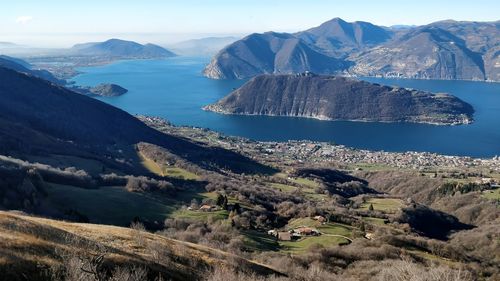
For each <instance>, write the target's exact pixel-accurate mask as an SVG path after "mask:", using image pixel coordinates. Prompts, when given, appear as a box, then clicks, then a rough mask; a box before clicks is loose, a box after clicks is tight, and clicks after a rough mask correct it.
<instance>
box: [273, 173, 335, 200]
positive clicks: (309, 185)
mask: <svg viewBox="0 0 500 281" xmlns="http://www.w3.org/2000/svg"><path fill="white" fill-rule="evenodd" d="M275 176H277V177H280V178H283V179H286V180H287V181H289V182H291V183H294V184H295V185H298V186H300V187H297V186H293V185H287V184H281V183H269V184H270V186H271V187H272V188H275V189H278V190H281V191H282V192H287V193H291V192H295V191H299V192H302V193H303V194H304V196H305V197H307V198H309V199H311V200H316V201H320V200H323V199H325V198H326V197H327V196H326V195H325V194H318V193H316V188H318V187H319V183H317V182H315V181H313V180H310V179H306V178H289V176H288V175H287V174H285V173H277V174H275Z"/></svg>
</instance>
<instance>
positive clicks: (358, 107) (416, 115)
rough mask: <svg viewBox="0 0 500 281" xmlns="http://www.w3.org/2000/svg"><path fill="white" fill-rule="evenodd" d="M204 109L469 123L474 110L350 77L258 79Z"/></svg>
mask: <svg viewBox="0 0 500 281" xmlns="http://www.w3.org/2000/svg"><path fill="white" fill-rule="evenodd" d="M205 109H207V110H211V111H215V112H219V113H226V114H248V115H273V116H296V117H309V118H317V119H324V120H356V121H382V122H416V123H432V124H441V125H451V124H467V123H470V122H471V121H472V115H473V112H474V110H473V108H472V106H471V105H469V104H467V103H465V102H463V101H462V100H460V99H458V98H456V97H453V96H451V95H447V94H431V93H428V92H423V91H418V90H411V89H404V88H394V87H389V86H381V85H378V84H372V83H368V82H364V81H358V80H354V79H350V78H343V77H333V76H319V75H314V74H310V73H308V74H301V75H260V76H257V77H255V78H253V79H251V80H250V81H249V82H247V83H246V84H244V85H243V86H242V87H241V88H239V89H237V90H235V91H234V92H232V93H231V94H230V95H228V96H226V97H225V98H223V99H221V100H220V101H219V102H217V103H216V104H213V105H209V106H207V107H205Z"/></svg>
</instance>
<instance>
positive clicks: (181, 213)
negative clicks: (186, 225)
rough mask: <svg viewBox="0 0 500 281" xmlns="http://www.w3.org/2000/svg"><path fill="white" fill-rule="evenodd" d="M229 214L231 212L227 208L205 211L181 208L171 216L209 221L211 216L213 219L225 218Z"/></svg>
mask: <svg viewBox="0 0 500 281" xmlns="http://www.w3.org/2000/svg"><path fill="white" fill-rule="evenodd" d="M228 216H229V212H228V211H226V210H218V211H213V212H203V211H195V210H187V209H179V210H176V211H174V212H173V213H172V214H171V216H170V217H172V218H182V219H192V220H201V221H207V220H208V219H209V218H212V219H213V220H225V219H227V217H228Z"/></svg>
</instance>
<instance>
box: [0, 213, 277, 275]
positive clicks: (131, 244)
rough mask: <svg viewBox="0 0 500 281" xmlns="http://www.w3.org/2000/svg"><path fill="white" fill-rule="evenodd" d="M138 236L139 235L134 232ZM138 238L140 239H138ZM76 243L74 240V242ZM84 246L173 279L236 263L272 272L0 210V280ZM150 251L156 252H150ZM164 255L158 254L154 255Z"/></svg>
mask: <svg viewBox="0 0 500 281" xmlns="http://www.w3.org/2000/svg"><path fill="white" fill-rule="evenodd" d="M138 232H140V234H138ZM138 235H140V236H141V237H140V239H137V237H138ZM75 241H78V242H75ZM88 245H99V246H100V247H103V248H105V249H106V261H107V263H108V264H112V265H113V267H115V266H140V267H146V268H148V270H149V271H150V272H156V273H162V275H163V276H168V278H169V279H172V280H188V279H189V280H191V279H192V278H193V277H195V276H202V275H203V273H204V272H205V271H206V270H207V269H209V268H210V267H213V266H231V265H230V264H228V261H230V260H234V259H238V263H239V264H240V266H242V267H247V268H249V269H251V270H252V271H255V272H258V273H261V274H271V273H275V271H274V270H273V269H271V268H269V267H266V266H264V265H261V264H258V263H254V262H251V261H248V260H245V259H242V258H237V257H235V256H233V255H231V254H228V253H225V252H222V251H219V250H216V249H212V248H208V247H205V246H201V245H196V244H192V243H187V242H182V241H178V240H173V239H169V238H166V237H163V236H160V235H156V234H152V233H148V232H144V231H141V230H138V229H130V228H123V227H116V226H107V225H95V224H83V223H69V222H63V221H56V220H51V219H44V218H38V217H31V216H26V215H23V214H19V213H14V212H0V276H2V274H3V275H8V276H12V277H11V279H10V280H21V279H20V278H19V279H16V276H15V275H16V273H18V274H21V270H22V271H24V274H26V273H28V274H31V275H33V276H32V278H31V280H41V278H40V277H37V276H36V275H37V274H38V275H39V274H40V272H39V270H38V271H37V269H40V268H44V267H45V268H47V267H53V266H56V265H60V264H61V262H62V256H61V254H60V253H68V252H71V253H74V254H79V255H85V254H86V253H87V250H88V248H89V247H88ZM152 248H154V249H155V251H151V249H152ZM159 252H160V253H162V254H158V253H159Z"/></svg>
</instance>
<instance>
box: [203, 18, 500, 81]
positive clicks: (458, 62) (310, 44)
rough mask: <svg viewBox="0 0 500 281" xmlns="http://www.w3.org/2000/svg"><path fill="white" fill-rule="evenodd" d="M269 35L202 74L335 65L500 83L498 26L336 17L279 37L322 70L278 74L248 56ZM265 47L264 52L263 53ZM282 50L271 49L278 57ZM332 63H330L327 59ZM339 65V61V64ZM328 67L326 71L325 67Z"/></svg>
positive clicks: (362, 71)
mask: <svg viewBox="0 0 500 281" xmlns="http://www.w3.org/2000/svg"><path fill="white" fill-rule="evenodd" d="M269 34H275V33H265V34H254V35H252V37H255V38H253V40H249V37H247V38H244V39H242V40H239V41H236V42H234V43H233V44H231V45H230V46H228V47H226V48H225V49H223V50H222V51H220V52H219V53H218V54H217V55H216V56H214V58H213V59H212V62H211V63H210V65H209V66H207V68H206V69H205V71H204V73H205V75H206V76H208V77H210V78H216V79H223V78H247V77H251V76H255V75H257V74H263V73H296V72H300V71H295V70H296V69H302V70H309V71H313V72H322V73H328V74H334V73H337V72H338V70H339V67H335V66H336V65H337V66H338V65H339V64H340V65H342V63H343V64H344V65H350V66H351V67H350V68H349V69H348V70H346V71H345V72H348V73H350V74H354V75H380V76H391V77H393V76H397V77H406V78H431V79H467V80H469V79H473V80H493V81H500V67H499V65H500V58H499V56H500V23H499V22H498V21H497V22H457V21H451V20H448V21H440V22H435V23H432V24H429V25H426V26H416V27H414V26H405V27H404V28H399V27H396V28H387V27H381V26H376V25H373V24H371V23H368V22H353V23H349V22H345V21H343V20H342V19H339V18H335V19H332V20H330V21H328V22H325V23H323V24H322V25H320V26H318V27H314V28H311V29H308V30H306V31H302V32H298V33H295V34H293V35H292V34H281V35H280V36H281V37H287V40H289V41H290V40H293V38H297V39H300V42H301V47H302V48H304V49H309V50H312V51H313V52H315V53H319V54H320V55H322V56H326V57H327V58H326V59H321V61H323V62H324V63H323V65H322V67H321V70H322V71H318V70H317V69H316V64H315V62H313V61H311V60H309V59H308V58H307V56H304V57H302V59H295V60H294V59H289V58H286V57H282V58H283V59H284V60H288V67H287V68H282V69H281V70H282V71H280V72H278V71H269V69H270V67H267V68H263V67H255V66H259V65H269V64H270V62H269V61H270V59H269V56H251V55H249V54H252V53H260V52H262V51H261V50H262V47H261V45H259V44H254V43H252V42H253V41H256V40H257V39H256V38H259V40H261V41H266V40H267V41H269V40H270V39H269ZM265 48H266V47H264V49H265ZM283 50H285V51H286V49H284V47H283V46H282V45H275V48H274V49H273V52H274V53H280V52H282V51H283ZM331 58H335V59H336V60H335V62H334V63H331V62H330V61H329V59H331ZM339 60H343V62H342V61H340V62H339ZM329 66H330V67H329Z"/></svg>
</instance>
